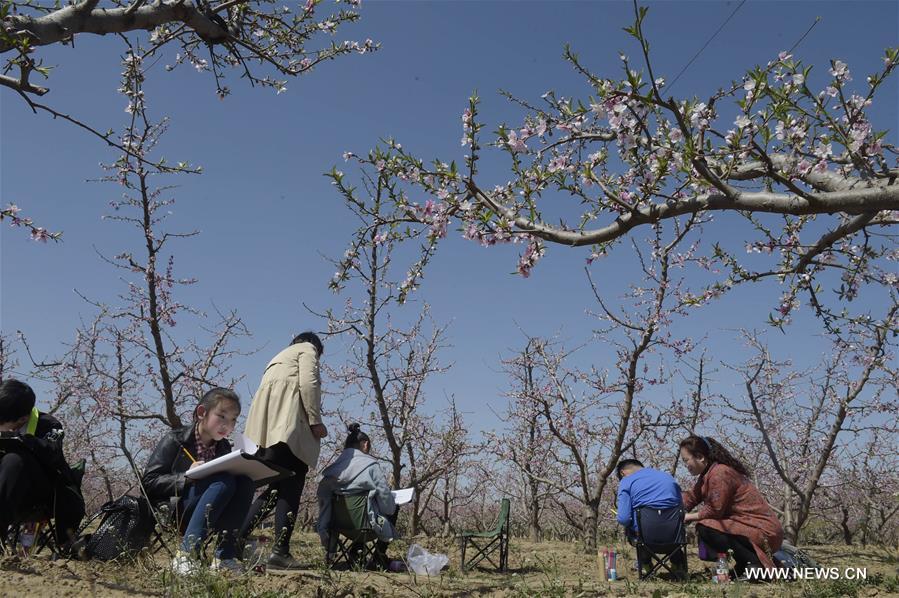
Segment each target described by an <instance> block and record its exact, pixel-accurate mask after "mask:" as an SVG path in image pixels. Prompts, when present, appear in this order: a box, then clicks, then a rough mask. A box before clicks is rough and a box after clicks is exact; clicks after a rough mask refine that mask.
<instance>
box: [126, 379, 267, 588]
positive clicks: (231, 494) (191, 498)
mask: <svg viewBox="0 0 899 598" xmlns="http://www.w3.org/2000/svg"><path fill="white" fill-rule="evenodd" d="M239 415H240V399H239V398H238V396H237V395H236V394H235V393H234V391H231V390H228V389H227V388H213V389H212V390H210V391H209V392H207V393H206V394H205V395H203V398H202V399H200V403H199V405H197V408H196V409H195V411H194V421H193V424H191V425H189V426H184V427H183V428H178V429H176V430H171V431H169V432H166V433H165V435H164V436H163V437H162V438H161V439H160V441H159V444H158V445H156V450H154V451H153V454H152V455H151V456H150V461H149V462H148V463H147V468H146V470H145V471H144V476H143V478H142V480H141V482H142V483H143V486H144V488H145V490H146V492H147V495H148V498H149V499H150V500H151V501H153V502H159V501H163V500H170V499H174V500H173V502H174V503H175V509H176V512H177V513H178V516H179V521H181V520H187V526H186V528H185V530H184V538H183V540H182V541H181V547H180V549H179V550H178V552H177V553H176V554H175V558H174V559H173V560H172V570H173V571H175V572H176V573H179V574H186V573H192V572H194V571H196V570H197V558H198V553H199V548H200V546H201V545H202V544H203V540H204V539H205V538H206V535H207V533H208V532H209V528H212V529H213V530H215V531H218V532H221V538H220V541H219V544H218V546H217V547H216V551H215V558H214V559H213V561H212V568H213V569H228V570H240V564H239V563H238V562H237V560H236V556H237V554H236V552H237V551H236V546H235V539H236V535H237V530H238V529H239V528H240V524H241V522H242V521H243V518H244V516H245V515H246V513H247V511H248V510H249V508H250V503H251V501H252V500H253V491H254V484H253V481H252V480H250V478H248V477H247V476H242V475H233V474H230V473H226V472H221V473H216V474H213V475H210V476H209V477H206V478H203V479H199V480H191V479H190V478H188V477H186V476H185V475H184V474H185V472H187V471H188V470H190V469H193V468H194V467H197V466H199V465H202V464H203V463H205V462H206V461H211V460H212V459H215V458H216V457H221V456H223V455H227V454H228V453H230V452H231V443H229V442H228V441H227V440H225V436H227V435H228V434H230V433H231V432H232V431H233V430H234V425H235V424H236V423H237V417H238V416H239Z"/></svg>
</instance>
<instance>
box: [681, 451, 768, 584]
mask: <svg viewBox="0 0 899 598" xmlns="http://www.w3.org/2000/svg"><path fill="white" fill-rule="evenodd" d="M680 455H681V459H683V461H684V465H686V467H687V470H689V472H690V473H691V474H693V475H695V476H698V478H697V480H696V483H695V484H694V486H693V488H692V489H691V490H689V491H687V492H684V494H683V499H684V508H685V509H686V510H687V511H690V510H691V509H693V508H694V507H696V506H699V509H698V510H697V511H696V512H694V513H688V514H687V515H686V517H685V521H687V522H695V523H696V534H697V535H698V536H699V539H700V540H701V541H702V542H703V543H704V544H706V545H707V546H709V547H711V548H712V549H713V550H715V551H716V552H728V551H730V552H731V553H733V555H734V560H735V561H736V566H735V569H734V573H735V574H736V575H744V574H745V571H746V568H747V567H774V561H773V560H772V558H771V555H772V554H773V553H774V552H776V551H777V550H779V549H780V545H781V542H783V527H782V526H781V524H780V521H779V520H778V519H777V515H776V514H775V513H774V510H773V509H772V508H771V507H770V505H768V503H767V502H766V501H765V498H764V497H763V496H762V493H761V492H759V489H758V488H757V487H756V486H755V484H753V483H752V482H751V481H750V479H749V471H748V470H747V469H746V467H745V466H744V465H743V464H742V463H741V462H740V461H739V460H737V459H736V458H735V457H733V456H732V455H731V454H730V453H729V452H728V451H727V449H726V448H724V447H723V446H721V444H719V443H718V442H717V441H716V440H714V439H713V438H708V437H705V436H690V437H689V438H686V439H685V440H683V441H682V442H681V443H680Z"/></svg>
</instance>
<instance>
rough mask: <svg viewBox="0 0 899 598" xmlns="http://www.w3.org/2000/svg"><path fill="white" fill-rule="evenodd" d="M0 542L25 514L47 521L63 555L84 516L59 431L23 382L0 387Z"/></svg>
mask: <svg viewBox="0 0 899 598" xmlns="http://www.w3.org/2000/svg"><path fill="white" fill-rule="evenodd" d="M0 434H2V436H3V437H4V438H5V440H4V442H3V443H2V444H0V543H2V542H3V540H4V538H5V537H6V531H7V529H8V528H9V526H10V525H12V524H15V523H17V522H18V521H20V519H21V518H22V517H27V516H28V515H30V514H37V513H40V514H47V515H49V516H50V517H52V518H53V520H54V523H55V526H54V527H55V530H56V542H57V545H58V546H59V548H60V550H61V551H63V552H65V551H66V550H67V549H68V547H69V546H70V545H71V543H72V542H73V541H74V539H75V532H76V531H77V529H78V525H79V524H80V523H81V519H82V518H83V517H84V499H83V498H82V496H81V489H80V486H81V478H80V476H79V475H76V474H75V473H74V472H73V471H72V469H71V468H70V467H69V465H68V463H66V459H65V456H64V455H63V451H62V439H63V428H62V424H61V423H60V422H59V420H57V419H56V418H55V417H53V416H51V415H49V414H46V413H41V412H40V411H39V410H38V409H37V407H35V395H34V390H32V389H31V387H30V386H28V385H27V384H25V383H24V382H20V381H19V380H14V379H7V380H4V381H3V382H2V383H0Z"/></svg>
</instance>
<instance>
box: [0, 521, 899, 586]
mask: <svg viewBox="0 0 899 598" xmlns="http://www.w3.org/2000/svg"><path fill="white" fill-rule="evenodd" d="M297 536H299V537H298V538H297V539H296V540H295V546H294V548H293V551H294V555H295V556H296V557H297V558H298V559H300V560H301V561H302V562H307V563H308V569H304V570H300V571H291V572H275V571H268V572H266V573H265V574H260V573H256V572H250V573H245V574H243V575H235V574H230V573H229V574H225V573H212V572H203V573H201V574H199V575H196V576H191V577H176V576H174V575H172V574H171V572H169V571H168V570H167V564H168V562H169V559H170V557H169V556H168V554H167V553H166V552H165V551H164V550H160V551H158V552H157V553H156V554H147V553H145V554H143V555H141V556H140V557H139V558H137V559H135V560H131V561H129V562H121V563H119V562H105V563H104V562H96V561H90V562H82V561H75V560H52V559H50V558H49V555H47V554H45V553H43V554H37V555H32V556H28V557H25V556H5V557H2V558H0V596H48V597H49V596H52V597H54V598H55V597H63V596H102V597H104V598H106V597H118V596H229V597H231V596H240V597H243V596H246V597H250V596H316V597H319V596H344V597H348V596H354V597H362V596H419V597H425V596H503V597H513V596H616V597H626V596H648V597H653V598H656V597H658V598H661V597H664V596H669V597H672V598H674V597H682V596H728V597H731V596H739V597H745V598H765V597H774V596H777V597H779V596H796V597H809V598H811V597H826V596H833V597H836V596H878V597H881V596H883V597H885V596H899V579H897V574H899V569H897V563H899V551H897V550H896V549H892V550H891V549H886V548H874V547H867V548H861V547H844V546H812V547H807V551H808V552H809V553H810V554H811V555H812V556H813V557H814V558H816V559H817V560H818V562H819V563H821V565H822V566H826V567H837V568H838V569H839V570H840V571H841V572H842V571H843V570H844V568H846V567H864V568H866V569H867V576H868V579H867V581H864V582H859V581H851V580H838V581H802V582H778V583H772V584H746V583H737V584H728V585H727V586H717V585H714V584H712V582H711V573H710V572H707V571H706V570H705V566H706V565H708V564H707V563H702V562H700V561H699V560H698V559H697V558H696V555H695V553H694V554H691V555H690V561H689V562H690V572H691V579H690V581H688V582H686V583H671V582H666V581H647V582H640V581H639V580H637V579H636V575H635V572H634V570H633V568H632V566H633V560H632V555H633V549H631V548H629V547H627V546H624V545H622V546H619V547H618V549H619V551H620V554H621V557H620V560H619V565H618V576H619V579H618V580H617V581H614V582H603V581H601V580H599V573H598V568H597V560H596V557H595V555H589V554H585V553H584V552H583V551H580V550H579V549H578V547H577V546H576V545H574V544H568V543H562V542H542V543H536V544H535V543H530V542H526V541H523V540H517V539H513V541H512V546H511V551H510V559H509V565H510V570H509V571H508V572H506V573H499V572H496V571H495V570H490V569H477V570H475V571H472V572H467V573H465V574H462V573H461V572H460V568H459V551H458V548H457V546H456V544H455V543H454V542H453V540H452V539H441V538H418V539H415V541H416V542H418V543H419V544H421V545H422V546H424V547H425V548H426V549H428V550H430V551H432V552H441V553H444V554H447V555H449V556H450V565H449V568H448V569H445V570H444V571H443V573H442V575H441V576H440V577H438V578H432V579H429V578H426V577H420V576H415V575H413V574H411V573H380V572H358V571H330V570H328V569H327V568H325V566H324V561H323V558H322V556H323V555H322V554H321V551H320V549H319V547H318V544H317V538H316V537H315V536H313V535H312V534H297ZM406 547H407V544H405V543H403V544H399V543H398V544H397V545H396V546H393V547H391V554H392V555H395V556H401V555H402V554H404V553H405V549H406Z"/></svg>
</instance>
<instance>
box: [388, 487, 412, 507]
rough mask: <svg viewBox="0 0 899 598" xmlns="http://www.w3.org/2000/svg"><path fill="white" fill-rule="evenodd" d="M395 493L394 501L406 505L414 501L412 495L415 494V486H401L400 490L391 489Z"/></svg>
mask: <svg viewBox="0 0 899 598" xmlns="http://www.w3.org/2000/svg"><path fill="white" fill-rule="evenodd" d="M390 493H391V494H393V502H394V503H396V504H398V505H404V504H406V503H407V502H412V496H413V495H414V494H415V488H401V489H399V490H391V491H390Z"/></svg>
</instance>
